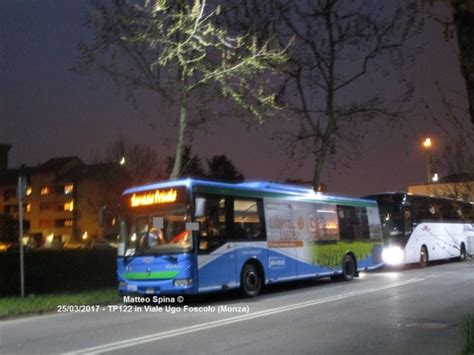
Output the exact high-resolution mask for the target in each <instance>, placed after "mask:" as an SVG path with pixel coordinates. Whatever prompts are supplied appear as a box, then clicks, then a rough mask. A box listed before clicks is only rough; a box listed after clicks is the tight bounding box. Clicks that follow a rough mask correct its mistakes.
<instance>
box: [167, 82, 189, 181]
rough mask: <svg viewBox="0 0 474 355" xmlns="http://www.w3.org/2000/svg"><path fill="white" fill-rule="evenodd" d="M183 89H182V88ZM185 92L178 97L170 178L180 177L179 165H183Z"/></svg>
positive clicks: (186, 107) (186, 112)
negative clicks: (174, 151) (174, 153)
mask: <svg viewBox="0 0 474 355" xmlns="http://www.w3.org/2000/svg"><path fill="white" fill-rule="evenodd" d="M183 91H184V90H183ZM187 99H188V98H187V94H186V93H185V92H182V93H181V97H180V99H179V123H178V137H177V139H176V155H175V158H174V165H173V170H172V171H171V175H170V179H177V178H179V177H180V173H181V167H182V165H183V152H184V146H185V143H184V139H185V137H186V127H187V126H188V114H189V113H188V106H187V103H188V102H187V101H188V100H187Z"/></svg>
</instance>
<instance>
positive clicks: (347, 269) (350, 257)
mask: <svg viewBox="0 0 474 355" xmlns="http://www.w3.org/2000/svg"><path fill="white" fill-rule="evenodd" d="M356 276H358V272H357V259H356V257H355V255H354V254H353V253H352V252H348V253H346V254H345V255H344V257H343V258H342V275H341V278H342V280H344V281H351V280H352V279H353V278H354V277H356Z"/></svg>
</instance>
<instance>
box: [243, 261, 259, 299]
mask: <svg viewBox="0 0 474 355" xmlns="http://www.w3.org/2000/svg"><path fill="white" fill-rule="evenodd" d="M240 284H241V289H242V293H243V294H244V295H245V296H247V297H255V296H258V294H259V293H260V291H261V290H262V277H261V276H260V271H259V270H258V268H257V266H256V265H254V264H252V263H248V264H245V266H244V268H243V269H242V276H241V280H240Z"/></svg>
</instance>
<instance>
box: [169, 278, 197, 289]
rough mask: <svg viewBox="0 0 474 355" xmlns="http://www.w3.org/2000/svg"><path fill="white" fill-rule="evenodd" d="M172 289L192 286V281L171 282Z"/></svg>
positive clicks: (179, 280) (177, 280)
mask: <svg viewBox="0 0 474 355" xmlns="http://www.w3.org/2000/svg"><path fill="white" fill-rule="evenodd" d="M173 284H174V287H187V286H192V285H193V279H176V280H174V282H173Z"/></svg>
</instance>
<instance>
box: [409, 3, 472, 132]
mask: <svg viewBox="0 0 474 355" xmlns="http://www.w3.org/2000/svg"><path fill="white" fill-rule="evenodd" d="M413 5H414V7H413V8H414V10H415V11H416V12H417V13H421V14H423V15H424V16H426V17H427V18H428V19H432V20H434V21H436V22H438V23H440V24H441V25H442V26H443V27H444V36H445V39H446V40H447V41H451V40H455V42H456V44H457V47H458V49H459V52H458V53H457V54H458V57H459V65H460V67H461V73H462V75H463V77H464V81H465V84H466V93H467V101H468V107H469V109H468V110H469V116H470V118H471V124H474V1H473V0H441V1H434V0H422V1H414V2H413Z"/></svg>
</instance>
